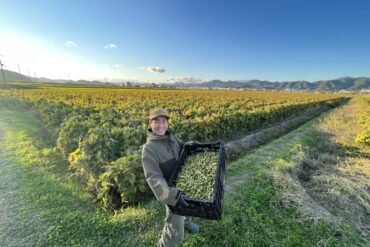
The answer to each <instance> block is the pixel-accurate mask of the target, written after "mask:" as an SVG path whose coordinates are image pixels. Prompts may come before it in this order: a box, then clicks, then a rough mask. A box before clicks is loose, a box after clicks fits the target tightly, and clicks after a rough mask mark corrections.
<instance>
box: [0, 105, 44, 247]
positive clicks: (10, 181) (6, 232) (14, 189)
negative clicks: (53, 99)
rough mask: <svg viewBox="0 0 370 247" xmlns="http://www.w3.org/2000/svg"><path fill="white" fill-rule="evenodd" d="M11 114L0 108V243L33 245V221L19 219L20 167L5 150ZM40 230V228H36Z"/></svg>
mask: <svg viewBox="0 0 370 247" xmlns="http://www.w3.org/2000/svg"><path fill="white" fill-rule="evenodd" d="M9 114H12V113H11V112H9V111H5V110H4V109H1V108H0V171H1V172H0V245H1V246H9V247H13V246H14V247H15V246H17V247H19V246H35V245H36V243H35V242H34V240H35V239H38V237H37V236H35V235H39V234H40V232H38V233H37V232H36V231H35V228H34V223H33V221H35V220H37V218H29V219H28V220H27V221H24V219H22V220H21V219H20V217H19V216H20V215H22V205H21V200H20V197H21V195H20V189H21V185H20V183H19V182H20V178H21V173H22V170H21V169H17V168H16V166H15V165H13V164H12V162H11V160H10V159H9V156H8V154H7V152H6V150H5V145H4V142H5V137H6V134H7V132H8V131H9V130H10V129H11V128H10V127H9V125H8V124H7V123H6V122H5V119H6V118H7V117H8V116H9ZM38 230H40V229H38Z"/></svg>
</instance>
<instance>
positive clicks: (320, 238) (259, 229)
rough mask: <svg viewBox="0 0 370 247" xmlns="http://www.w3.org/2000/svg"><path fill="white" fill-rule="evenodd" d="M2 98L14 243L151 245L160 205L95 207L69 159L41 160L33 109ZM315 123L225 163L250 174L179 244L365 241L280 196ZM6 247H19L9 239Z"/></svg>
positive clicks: (234, 173)
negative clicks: (216, 214) (216, 215)
mask: <svg viewBox="0 0 370 247" xmlns="http://www.w3.org/2000/svg"><path fill="white" fill-rule="evenodd" d="M2 100H4V99H0V126H1V127H0V128H1V129H0V132H1V133H2V134H4V136H5V134H6V140H7V143H6V150H8V151H7V153H6V156H7V160H8V161H9V162H10V161H11V164H10V163H9V162H8V165H7V170H6V172H8V173H9V176H10V175H12V176H14V179H12V181H13V183H15V184H14V186H13V187H11V188H12V189H13V190H15V191H14V192H15V193H16V195H17V198H16V200H17V203H16V204H14V207H15V212H16V213H17V215H16V218H14V221H17V222H18V225H17V224H16V223H14V222H9V225H12V224H13V225H14V227H15V228H14V229H15V230H17V231H19V238H20V239H19V243H24V242H22V241H21V238H22V237H23V238H24V237H25V236H27V235H30V236H31V238H30V239H29V240H28V242H27V243H28V246H154V245H155V243H156V241H157V240H158V239H159V236H160V231H161V228H162V226H163V219H164V207H163V206H162V205H161V204H160V203H158V202H157V201H155V200H149V201H147V202H144V203H143V204H142V205H137V206H133V207H130V208H126V209H124V210H121V211H117V212H116V213H111V212H105V211H103V210H101V209H99V208H100V207H99V204H97V203H96V202H94V199H93V197H92V196H91V195H90V194H89V192H88V191H86V189H85V188H84V187H83V186H81V185H80V184H79V183H78V182H77V181H76V180H75V179H74V177H73V176H70V175H69V174H70V172H69V170H68V164H67V163H65V162H66V161H63V160H58V162H54V163H53V165H50V164H49V165H48V164H47V161H45V157H46V158H47V159H49V158H50V157H51V158H55V157H54V156H48V155H43V152H42V150H44V149H48V148H49V149H50V148H52V146H51V145H52V144H50V141H48V140H47V138H45V136H44V133H45V130H44V129H43V128H42V125H41V124H40V122H39V120H38V118H37V114H35V113H32V112H28V113H27V114H25V112H24V111H23V110H22V109H20V108H16V107H14V108H11V109H9V107H7V105H9V104H6V103H4V102H1V101H2ZM316 124H317V121H316V120H314V121H310V122H309V123H307V124H305V125H304V126H302V127H301V128H299V129H297V130H295V131H293V132H291V133H289V134H288V135H285V136H284V137H282V138H280V139H277V140H275V141H273V142H271V143H269V144H266V145H264V146H262V147H261V148H259V149H256V150H255V151H254V152H253V153H251V154H249V155H246V156H244V157H243V158H242V159H239V160H237V161H235V162H233V163H231V164H229V166H228V172H227V181H228V183H229V182H232V181H233V179H235V178H237V177H238V176H241V175H243V174H244V173H245V172H249V173H251V174H253V176H251V177H250V178H249V179H248V180H247V181H245V182H244V183H243V184H241V185H238V186H236V187H234V188H233V190H232V192H230V193H227V194H226V195H225V204H224V212H223V218H222V220H221V221H206V220H197V222H198V223H199V224H200V225H201V228H202V231H201V233H200V234H196V235H187V236H186V240H185V244H184V246H368V245H367V244H366V242H365V241H364V240H362V239H361V237H360V236H359V234H358V232H357V231H356V230H355V229H354V228H353V227H351V226H349V225H346V224H345V223H330V222H325V221H323V220H318V221H314V220H310V219H304V218H303V217H302V215H301V214H300V213H299V212H298V210H297V209H296V208H295V207H291V206H287V205H286V204H284V201H283V200H282V197H283V192H284V189H282V188H284V184H281V183H280V182H279V181H278V180H277V179H276V174H281V173H282V172H284V171H285V170H286V169H289V168H290V166H292V164H291V162H290V160H291V157H293V156H295V155H296V154H297V153H299V152H301V148H302V147H304V146H307V145H313V144H314V143H315V140H316V139H317V132H315V131H314V130H313V126H315V125H316ZM5 132H6V133H5ZM3 145H4V143H3ZM4 148H5V147H3V146H2V147H1V149H2V150H4ZM32 154H35V155H34V156H33V157H31V158H32V159H34V160H36V161H35V164H34V165H32V166H30V165H28V164H26V163H27V162H26V163H25V161H27V158H25V156H27V155H31V156H32ZM37 159H40V162H39V163H40V164H36V163H37ZM22 160H23V162H22ZM43 162H44V163H43ZM2 163H3V164H2ZM0 165H4V160H3V161H0ZM0 169H1V168H0ZM283 182H284V181H283ZM2 203H4V202H2ZM5 203H6V202H5ZM8 220H9V219H8ZM10 220H11V219H10ZM0 221H1V220H0ZM19 222H22V223H21V224H19ZM29 229H32V230H29ZM22 231H23V232H22ZM28 231H32V234H30V233H29V232H28ZM5 243H7V242H5ZM5 246H17V245H16V243H15V244H14V245H12V244H11V243H10V242H8V245H5ZM26 246H27V245H26Z"/></svg>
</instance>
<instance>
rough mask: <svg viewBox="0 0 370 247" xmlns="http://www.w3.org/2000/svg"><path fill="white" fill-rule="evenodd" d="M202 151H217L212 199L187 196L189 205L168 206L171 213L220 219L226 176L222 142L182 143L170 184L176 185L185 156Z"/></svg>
mask: <svg viewBox="0 0 370 247" xmlns="http://www.w3.org/2000/svg"><path fill="white" fill-rule="evenodd" d="M204 151H211V152H218V153H219V157H218V163H217V170H216V176H215V183H214V188H213V199H212V201H208V200H203V199H195V198H189V199H187V200H186V202H187V203H188V204H189V206H187V207H184V206H171V205H168V206H169V207H170V209H171V210H172V212H173V213H175V214H178V215H184V216H194V217H200V218H205V219H209V220H220V219H221V216H222V206H223V196H224V184H225V176H226V154H225V149H224V146H223V143H222V142H214V143H199V144H192V145H184V147H183V149H182V151H181V154H180V160H179V163H178V166H177V167H176V168H175V170H174V172H173V173H172V175H171V178H170V185H171V186H176V179H177V176H178V175H179V173H180V171H181V167H182V165H183V164H184V161H185V159H186V157H187V156H188V155H190V154H194V153H198V152H204Z"/></svg>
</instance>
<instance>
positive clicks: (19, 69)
mask: <svg viewBox="0 0 370 247" xmlns="http://www.w3.org/2000/svg"><path fill="white" fill-rule="evenodd" d="M18 71H19V76H20V77H21V81H23V78H22V73H21V67H19V64H18Z"/></svg>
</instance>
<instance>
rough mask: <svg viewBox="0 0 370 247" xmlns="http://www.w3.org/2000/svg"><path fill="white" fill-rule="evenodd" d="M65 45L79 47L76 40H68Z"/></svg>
mask: <svg viewBox="0 0 370 247" xmlns="http://www.w3.org/2000/svg"><path fill="white" fill-rule="evenodd" d="M65 46H67V47H77V46H78V45H77V44H76V43H75V42H73V41H70V40H68V41H67V42H66V43H65Z"/></svg>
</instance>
